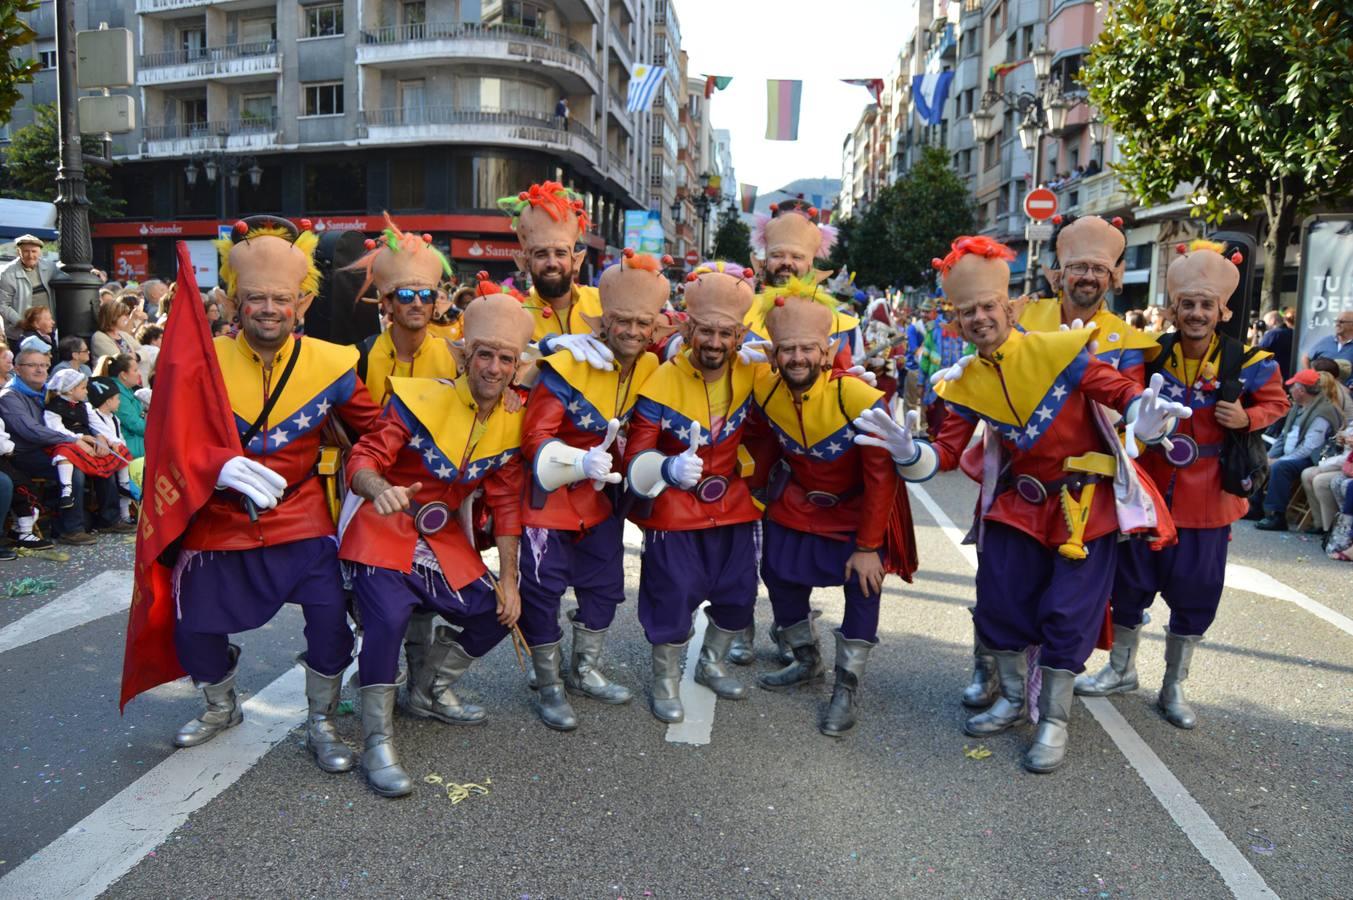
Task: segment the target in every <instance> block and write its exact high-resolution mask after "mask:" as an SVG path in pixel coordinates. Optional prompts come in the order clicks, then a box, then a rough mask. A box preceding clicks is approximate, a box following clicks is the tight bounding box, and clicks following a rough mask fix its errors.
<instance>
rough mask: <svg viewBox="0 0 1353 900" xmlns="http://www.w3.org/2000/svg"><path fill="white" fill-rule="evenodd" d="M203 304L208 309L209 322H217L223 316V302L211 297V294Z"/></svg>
mask: <svg viewBox="0 0 1353 900" xmlns="http://www.w3.org/2000/svg"><path fill="white" fill-rule="evenodd" d="M202 306H203V308H204V309H205V310H206V313H207V321H208V322H216V321H218V320H219V319H220V318H221V304H219V303H217V302H216V301H215V300H213V299H211V297H210V296H208V297H206V298H205V299H203V301H202Z"/></svg>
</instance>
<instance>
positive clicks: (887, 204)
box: [841, 147, 975, 287]
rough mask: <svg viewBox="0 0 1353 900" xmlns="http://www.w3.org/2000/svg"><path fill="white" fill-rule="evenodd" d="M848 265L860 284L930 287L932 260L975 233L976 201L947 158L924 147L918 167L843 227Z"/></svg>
mask: <svg viewBox="0 0 1353 900" xmlns="http://www.w3.org/2000/svg"><path fill="white" fill-rule="evenodd" d="M843 225H844V227H843V228H842V232H841V240H842V243H843V244H844V245H845V250H844V261H845V262H847V263H849V265H850V270H851V271H852V272H854V273H855V283H856V284H861V285H868V284H873V285H879V286H884V285H899V286H904V287H920V286H921V285H924V284H929V283H931V281H932V279H933V270H932V269H931V266H930V261H931V260H932V259H934V258H935V257H937V256H944V254H945V253H947V252H948V251H949V244H950V243H951V242H952V241H953V239H954V238H956V237H958V236H959V235H960V234H967V233H970V232H971V231H972V230H973V227H974V225H975V218H974V215H973V206H972V200H971V199H970V198H969V196H968V189H967V187H965V186H964V184H963V181H962V179H960V178H959V177H958V175H956V174H955V173H954V170H953V169H952V168H951V167H950V165H949V154H947V153H946V152H945V151H943V150H941V149H940V148H938V147H926V148H924V149H923V150H922V152H921V157H920V159H918V160H917V161H916V164H915V165H913V166H912V167H911V169H910V170H909V171H908V172H907V174H906V175H904V176H903V177H902V178H900V179H899V180H898V181H897V182H895V183H894V184H891V185H889V186H888V187H886V188H884V189H883V190H882V191H881V192H879V196H878V197H877V198H876V199H875V200H874V202H873V203H872V204H870V206H869V208H868V209H867V210H865V212H864V214H863V215H861V216H859V217H856V218H853V219H851V220H849V221H848V222H846V223H843Z"/></svg>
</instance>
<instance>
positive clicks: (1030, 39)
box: [1024, 25, 1034, 56]
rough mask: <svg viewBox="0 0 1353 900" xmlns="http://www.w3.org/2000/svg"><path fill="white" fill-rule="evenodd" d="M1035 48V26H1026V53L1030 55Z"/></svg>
mask: <svg viewBox="0 0 1353 900" xmlns="http://www.w3.org/2000/svg"><path fill="white" fill-rule="evenodd" d="M1033 49H1034V27H1033V26H1032V25H1025V26H1024V55H1025V56H1028V55H1029V54H1030V53H1032V52H1033Z"/></svg>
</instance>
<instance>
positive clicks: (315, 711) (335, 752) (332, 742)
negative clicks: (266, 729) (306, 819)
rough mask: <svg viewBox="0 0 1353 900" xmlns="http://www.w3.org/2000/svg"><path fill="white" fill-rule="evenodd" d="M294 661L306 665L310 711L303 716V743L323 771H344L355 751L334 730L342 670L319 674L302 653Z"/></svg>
mask: <svg viewBox="0 0 1353 900" xmlns="http://www.w3.org/2000/svg"><path fill="white" fill-rule="evenodd" d="M296 662H298V663H300V664H301V668H303V669H305V699H306V701H307V702H308V704H309V707H310V711H309V715H307V716H306V720H305V746H306V749H307V750H309V751H310V752H311V754H313V755H314V757H315V763H316V764H317V765H318V766H319V767H320V768H321V769H323V770H324V771H326V772H335V773H337V772H346V771H348V770H349V769H351V768H352V767H353V766H354V765H355V764H356V763H357V754H355V753H353V752H352V749H351V748H350V747H349V746H348V745H347V744H345V743H343V740H342V738H340V737H339V736H338V732H337V731H335V730H334V722H333V719H334V714H335V713H336V712H337V711H338V695H339V694H340V693H341V692H342V690H343V673H342V672H339V673H338V674H337V675H321V674H320V673H318V672H316V671H315V670H314V669H312V668H310V665H309V664H308V663H307V662H306V656H305V654H304V653H302V654H300V655H298V656H297V657H296Z"/></svg>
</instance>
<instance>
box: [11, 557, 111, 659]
mask: <svg viewBox="0 0 1353 900" xmlns="http://www.w3.org/2000/svg"><path fill="white" fill-rule="evenodd" d="M131 602H132V573H131V571H130V570H123V571H111V570H110V571H107V572H101V573H99V574H98V575H95V576H94V577H93V578H91V579H89V580H88V581H86V582H85V583H84V584H82V585H80V586H79V587H77V588H75V589H74V590H70V591H67V592H66V593H64V594H62V595H61V596H60V597H57V598H55V599H54V600H49V601H47V602H46V603H44V604H43V605H42V606H40V607H38V608H37V609H35V610H33V611H32V612H31V613H29V614H28V615H26V616H24V617H23V618H21V619H19V620H17V621H15V622H11V623H10V624H8V625H6V626H5V627H4V628H0V653H4V652H5V651H7V650H13V649H15V648H17V647H22V646H24V645H25V644H31V643H33V642H34V641H40V640H42V639H43V638H48V637H51V636H52V635H54V634H60V633H61V632H63V631H68V630H69V629H71V628H78V627H79V626H81V625H84V624H86V623H88V622H93V621H94V620H95V619H102V618H103V617H104V616H110V615H112V614H113V613H117V612H121V611H123V610H125V609H126V608H127V607H128V606H130V605H131Z"/></svg>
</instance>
